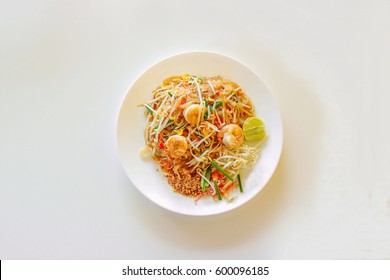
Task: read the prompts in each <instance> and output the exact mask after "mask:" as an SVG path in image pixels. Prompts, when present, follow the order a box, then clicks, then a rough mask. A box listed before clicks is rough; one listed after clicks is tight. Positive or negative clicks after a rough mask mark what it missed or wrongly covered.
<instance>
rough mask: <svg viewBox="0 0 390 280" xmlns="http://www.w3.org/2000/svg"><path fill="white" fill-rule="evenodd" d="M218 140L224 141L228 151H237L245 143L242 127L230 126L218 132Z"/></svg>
mask: <svg viewBox="0 0 390 280" xmlns="http://www.w3.org/2000/svg"><path fill="white" fill-rule="evenodd" d="M217 138H218V140H219V141H222V143H223V144H224V145H225V146H226V147H227V148H228V149H235V148H238V147H239V146H241V144H242V143H243V142H244V132H243V131H242V129H241V127H239V126H238V125H236V124H228V125H225V126H224V127H223V128H222V129H221V131H220V132H218V135H217Z"/></svg>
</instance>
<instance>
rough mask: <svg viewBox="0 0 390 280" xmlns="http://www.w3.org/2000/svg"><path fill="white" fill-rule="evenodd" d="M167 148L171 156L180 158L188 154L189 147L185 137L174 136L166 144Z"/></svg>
mask: <svg viewBox="0 0 390 280" xmlns="http://www.w3.org/2000/svg"><path fill="white" fill-rule="evenodd" d="M165 147H166V149H167V152H168V154H169V155H171V156H172V157H174V158H179V157H181V156H183V155H184V154H185V153H186V151H187V147H188V145H187V140H186V138H185V137H184V136H180V135H172V136H171V137H169V138H168V140H167V141H166V142H165Z"/></svg>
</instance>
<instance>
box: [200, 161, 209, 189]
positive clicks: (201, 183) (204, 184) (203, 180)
mask: <svg viewBox="0 0 390 280" xmlns="http://www.w3.org/2000/svg"><path fill="white" fill-rule="evenodd" d="M210 175H211V167H210V166H209V167H207V169H206V171H205V172H204V174H203V176H205V177H206V179H207V180H210ZM208 186H209V183H208V182H207V181H206V180H205V179H204V178H203V177H202V179H201V180H200V187H201V188H202V191H203V192H205V191H206V188H207V187H208Z"/></svg>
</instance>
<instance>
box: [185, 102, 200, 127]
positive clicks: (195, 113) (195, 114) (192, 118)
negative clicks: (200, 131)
mask: <svg viewBox="0 0 390 280" xmlns="http://www.w3.org/2000/svg"><path fill="white" fill-rule="evenodd" d="M200 111H201V108H200V105H199V104H192V105H191V106H189V107H187V108H186V109H185V110H184V112H183V116H184V118H185V119H186V121H187V122H188V123H189V124H192V125H196V124H197V123H198V118H199V113H200Z"/></svg>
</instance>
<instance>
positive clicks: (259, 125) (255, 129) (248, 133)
mask: <svg viewBox="0 0 390 280" xmlns="http://www.w3.org/2000/svg"><path fill="white" fill-rule="evenodd" d="M242 130H243V131H244V136H245V139H246V140H248V141H260V140H263V139H264V138H265V126H264V123H263V121H262V120H260V119H259V118H257V117H250V118H247V119H246V120H245V122H244V125H243V126H242Z"/></svg>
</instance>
